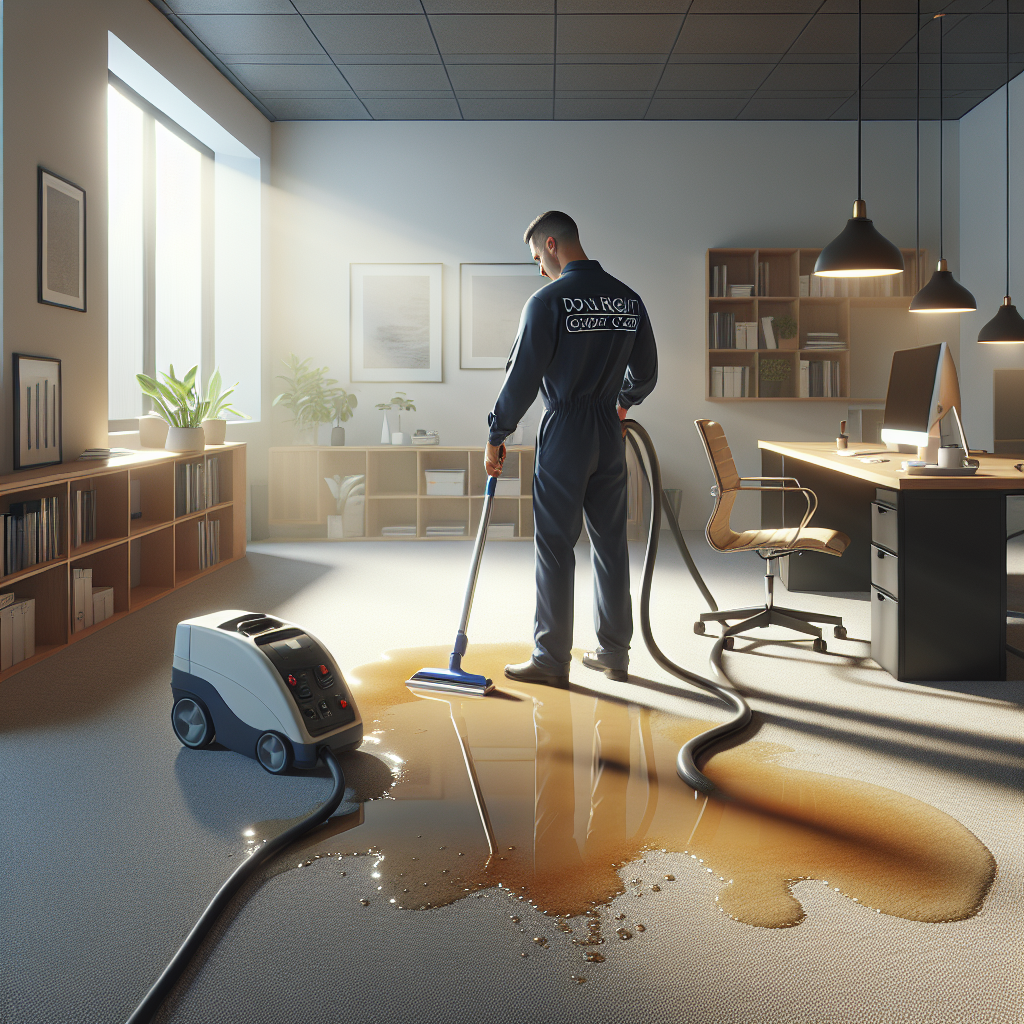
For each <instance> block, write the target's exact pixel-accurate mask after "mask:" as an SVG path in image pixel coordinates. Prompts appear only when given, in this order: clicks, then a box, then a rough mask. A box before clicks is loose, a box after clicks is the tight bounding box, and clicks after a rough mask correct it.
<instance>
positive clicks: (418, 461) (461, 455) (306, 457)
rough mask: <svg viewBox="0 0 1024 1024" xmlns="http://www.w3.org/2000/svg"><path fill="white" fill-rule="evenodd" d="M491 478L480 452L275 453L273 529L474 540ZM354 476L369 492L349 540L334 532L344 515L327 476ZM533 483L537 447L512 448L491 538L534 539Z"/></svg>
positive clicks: (350, 521)
mask: <svg viewBox="0 0 1024 1024" xmlns="http://www.w3.org/2000/svg"><path fill="white" fill-rule="evenodd" d="M486 476H487V475H486V472H485V471H484V464H483V451H482V449H481V448H473V447H429V448H412V447H410V448H398V447H395V448H389V447H387V446H386V445H380V446H374V447H366V448H355V447H344V448H340V447H337V448H328V447H323V448H319V447H309V448H305V447H303V448H271V450H270V493H269V502H270V509H269V512H270V526H271V529H272V531H273V534H274V535H275V536H279V537H282V538H283V537H289V538H295V537H308V538H310V539H313V538H323V537H324V536H325V535H326V536H328V537H329V539H332V540H352V539H360V540H361V539H368V540H403V539H406V540H412V539H421V540H444V539H451V538H459V537H461V538H472V537H473V536H474V535H475V533H476V527H477V523H478V522H479V519H480V510H481V508H482V503H483V494H484V487H485V485H486V482H487V479H486ZM353 477H363V481H362V484H363V490H364V491H365V493H364V494H360V495H359V496H358V497H357V498H356V499H355V500H356V501H357V502H358V503H360V504H357V506H356V511H357V513H358V510H359V507H360V506H361V507H362V509H364V510H365V511H364V514H363V516H362V517H361V518H360V517H359V516H358V514H357V515H356V516H355V517H353V516H352V515H351V514H350V513H351V512H352V507H350V506H346V511H345V514H344V515H343V516H341V518H343V519H344V523H345V535H344V536H338V535H337V534H336V533H333V532H330V531H328V529H327V527H328V517H331V521H332V524H333V523H334V522H335V521H336V519H335V517H336V516H338V515H339V514H338V511H337V503H336V501H335V498H334V495H333V494H332V493H331V490H330V488H329V487H328V485H327V479H329V478H330V479H333V478H337V480H338V481H339V482H344V481H345V480H346V479H351V478H353ZM532 485H533V449H532V448H528V447H516V448H509V451H508V457H507V458H506V460H505V466H504V471H503V473H502V476H501V478H500V479H499V491H498V494H499V495H500V498H496V500H495V503H494V508H493V510H492V514H491V523H492V524H493V528H492V530H491V534H490V536H491V539H492V540H508V539H515V540H520V539H522V540H530V539H532V537H533V497H532V494H531V490H532ZM352 500H353V499H351V498H350V499H349V501H350V502H351V501H352ZM354 520H358V522H355V521H354ZM350 530H351V532H349V531H350Z"/></svg>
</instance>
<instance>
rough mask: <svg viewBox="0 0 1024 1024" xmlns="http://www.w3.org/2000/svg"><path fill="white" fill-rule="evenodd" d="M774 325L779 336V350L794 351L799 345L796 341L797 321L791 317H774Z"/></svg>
mask: <svg viewBox="0 0 1024 1024" xmlns="http://www.w3.org/2000/svg"><path fill="white" fill-rule="evenodd" d="M772 323H773V324H774V325H775V332H776V333H777V334H778V336H779V348H787V349H794V348H798V347H799V345H798V343H797V339H796V320H794V319H793V318H792V317H791V316H773V317H772Z"/></svg>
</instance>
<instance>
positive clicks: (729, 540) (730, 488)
mask: <svg viewBox="0 0 1024 1024" xmlns="http://www.w3.org/2000/svg"><path fill="white" fill-rule="evenodd" d="M694 425H695V426H696V427H697V433H698V434H700V439H701V441H702V442H703V443H704V451H705V452H707V456H708V462H710V463H711V472H712V473H714V474H715V491H716V497H715V507H714V509H713V511H712V512H711V518H710V519H709V520H708V525H707V528H706V529H705V531H704V535H705V536H706V537H707V539H708V543H709V544H710V545H711V546H712V547H713V548H715V549H716V550H717V551H728V550H729V548H730V547H731V546H732V544H733V543H734V542H735V539H736V537H737V534H736V532H735V531H734V530H733V529H732V527H731V526H730V525H729V518H730V516H731V515H732V506H733V504H734V502H735V501H736V494H737V492H738V491H739V489H740V474H739V472H738V470H737V469H736V463H735V462H734V461H733V458H732V452H731V451H730V450H729V442H728V441H727V440H726V437H725V431H724V430H723V429H722V425H721V424H720V423H716V422H715V421H714V420H694Z"/></svg>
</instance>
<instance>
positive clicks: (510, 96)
mask: <svg viewBox="0 0 1024 1024" xmlns="http://www.w3.org/2000/svg"><path fill="white" fill-rule="evenodd" d="M455 94H456V96H458V98H459V103H461V102H462V101H463V100H464V99H470V100H503V99H505V100H547V102H548V106H551V90H550V89H507V90H506V89H458V90H456V93H455Z"/></svg>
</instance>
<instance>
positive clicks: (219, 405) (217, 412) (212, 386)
mask: <svg viewBox="0 0 1024 1024" xmlns="http://www.w3.org/2000/svg"><path fill="white" fill-rule="evenodd" d="M222 387H223V384H222V382H221V376H220V370H214V371H213V376H212V377H211V378H210V383H209V385H208V387H207V389H206V404H207V406H208V407H209V408H208V409H207V410H206V419H205V420H203V433H204V434H205V435H206V443H207V444H223V443H224V438H225V436H226V432H227V428H228V422H227V420H226V419H224V417H225V416H237V417H238V418H239V419H243V420H247V419H249V418H250V417H248V416H246V414H245V413H244V412H240V411H239V410H238V409H236V408H235V407H234V406H233V405H231V404H230V403H229V402H228V396H229V395H232V394H234V391H235V388H237V387H238V381H235V383H234V384H232V385H231V387H229V388H228V389H227V391H223V390H222Z"/></svg>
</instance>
